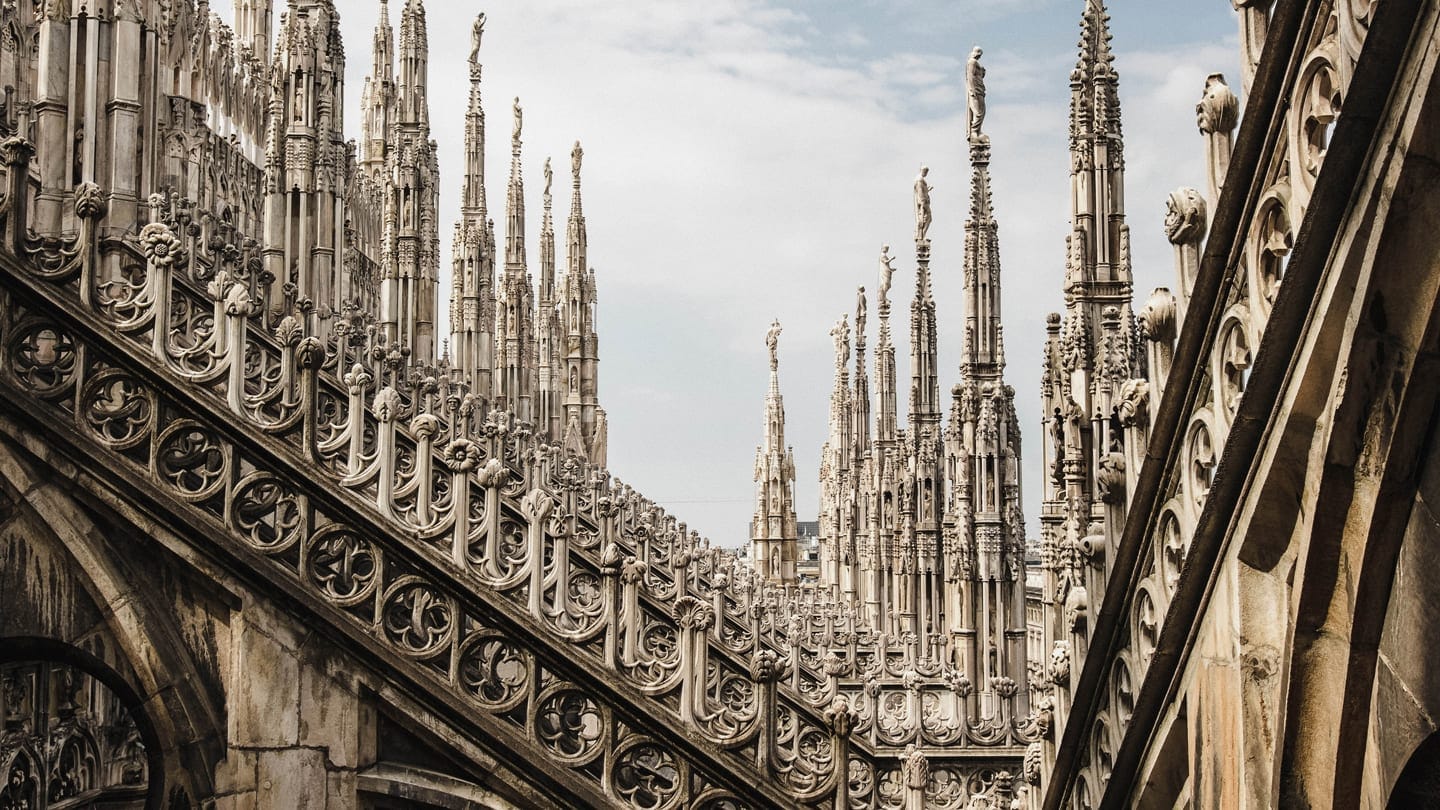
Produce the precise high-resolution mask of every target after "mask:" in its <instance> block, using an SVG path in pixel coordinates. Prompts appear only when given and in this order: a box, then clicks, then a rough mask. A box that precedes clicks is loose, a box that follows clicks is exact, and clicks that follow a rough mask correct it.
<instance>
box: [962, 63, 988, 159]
mask: <svg viewBox="0 0 1440 810" xmlns="http://www.w3.org/2000/svg"><path fill="white" fill-rule="evenodd" d="M983 54H984V51H982V50H980V47H979V46H978V45H977V46H976V47H975V49H974V50H972V51H970V61H969V62H967V63H966V64H965V95H966V99H967V103H968V108H967V115H966V125H965V129H966V131H967V132H968V134H969V137H970V140H971V141H979V140H980V139H982V138H984V137H985V135H984V134H983V133H982V132H981V125H983V124H984V123H985V66H984V65H982V64H980V57H981V56H982V55H983Z"/></svg>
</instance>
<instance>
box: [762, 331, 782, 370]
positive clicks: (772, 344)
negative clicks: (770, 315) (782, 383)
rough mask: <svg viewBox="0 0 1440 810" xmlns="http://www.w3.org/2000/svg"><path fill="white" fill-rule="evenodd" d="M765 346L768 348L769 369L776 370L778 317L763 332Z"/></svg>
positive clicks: (778, 339)
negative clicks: (767, 329)
mask: <svg viewBox="0 0 1440 810" xmlns="http://www.w3.org/2000/svg"><path fill="white" fill-rule="evenodd" d="M765 346H766V348H768V349H769V350H770V370H771V371H776V370H778V369H779V368H780V355H779V353H778V348H779V346H780V319H778V318H777V319H775V321H774V322H772V323H771V324H770V330H769V331H768V332H766V333H765Z"/></svg>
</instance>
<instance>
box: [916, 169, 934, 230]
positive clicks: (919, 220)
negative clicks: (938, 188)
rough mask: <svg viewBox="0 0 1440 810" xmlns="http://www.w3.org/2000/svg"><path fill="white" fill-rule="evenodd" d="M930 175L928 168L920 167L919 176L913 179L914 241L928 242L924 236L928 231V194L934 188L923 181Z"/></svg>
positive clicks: (926, 181)
mask: <svg viewBox="0 0 1440 810" xmlns="http://www.w3.org/2000/svg"><path fill="white" fill-rule="evenodd" d="M929 173H930V167H929V166H921V167H920V174H919V175H917V176H916V177H915V241H916V242H926V241H929V240H928V238H927V237H926V234H927V233H928V232H929V231H930V192H931V191H932V190H933V189H934V188H935V187H934V186H932V185H930V182H929V181H928V180H926V179H925V176H926V175H928V174H929Z"/></svg>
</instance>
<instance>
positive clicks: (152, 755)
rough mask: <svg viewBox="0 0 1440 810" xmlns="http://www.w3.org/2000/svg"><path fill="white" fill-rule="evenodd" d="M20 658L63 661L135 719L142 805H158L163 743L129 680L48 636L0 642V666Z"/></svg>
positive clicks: (21, 660) (162, 785)
mask: <svg viewBox="0 0 1440 810" xmlns="http://www.w3.org/2000/svg"><path fill="white" fill-rule="evenodd" d="M24 662H46V663H56V664H63V665H66V666H69V667H73V668H74V669H76V670H79V671H80V672H82V673H84V674H85V675H88V676H89V677H91V678H93V679H95V680H96V681H99V682H100V683H101V684H102V685H103V686H104V687H105V688H106V689H108V690H109V691H110V692H111V693H112V694H113V695H114V696H115V697H116V698H118V699H119V701H120V703H121V705H122V706H124V709H125V712H126V713H128V715H129V717H130V719H131V720H132V721H133V722H134V723H135V727H136V730H137V731H138V732H139V735H140V739H141V740H142V742H143V743H144V746H145V759H146V768H147V770H148V773H149V774H150V775H151V778H150V779H149V780H148V784H147V785H146V793H145V806H146V807H147V808H159V807H162V806H163V802H164V799H165V780H164V779H163V778H161V775H162V774H164V773H165V759H164V754H163V750H164V749H163V743H162V741H161V739H160V735H159V732H157V731H156V729H155V724H154V722H152V720H151V718H150V715H149V713H148V712H147V711H146V710H145V707H144V706H143V705H142V701H141V697H140V695H139V694H138V693H137V692H136V691H135V689H134V688H133V687H132V686H131V684H130V682H129V681H128V680H127V679H126V677H125V676H124V675H122V674H121V673H120V672H119V671H117V670H116V669H115V668H114V667H112V666H110V665H109V664H108V663H106V662H105V661H104V660H102V659H100V658H99V657H98V656H96V655H94V654H93V653H91V652H88V651H86V650H84V649H82V648H80V647H77V646H74V645H72V644H66V643H64V642H60V641H56V640H55V639H50V638H41V637H35V636H18V637H17V636H12V637H7V638H5V639H4V643H3V644H0V667H4V666H5V665H7V664H19V663H24Z"/></svg>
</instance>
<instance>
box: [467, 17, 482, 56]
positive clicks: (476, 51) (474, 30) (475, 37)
mask: <svg viewBox="0 0 1440 810" xmlns="http://www.w3.org/2000/svg"><path fill="white" fill-rule="evenodd" d="M484 36H485V12H483V11H482V12H480V14H479V16H477V17H476V18H475V24H474V25H473V26H472V27H471V28H470V57H469V61H470V64H472V65H478V64H479V63H480V40H481V39H482V38H483V37H484Z"/></svg>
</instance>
